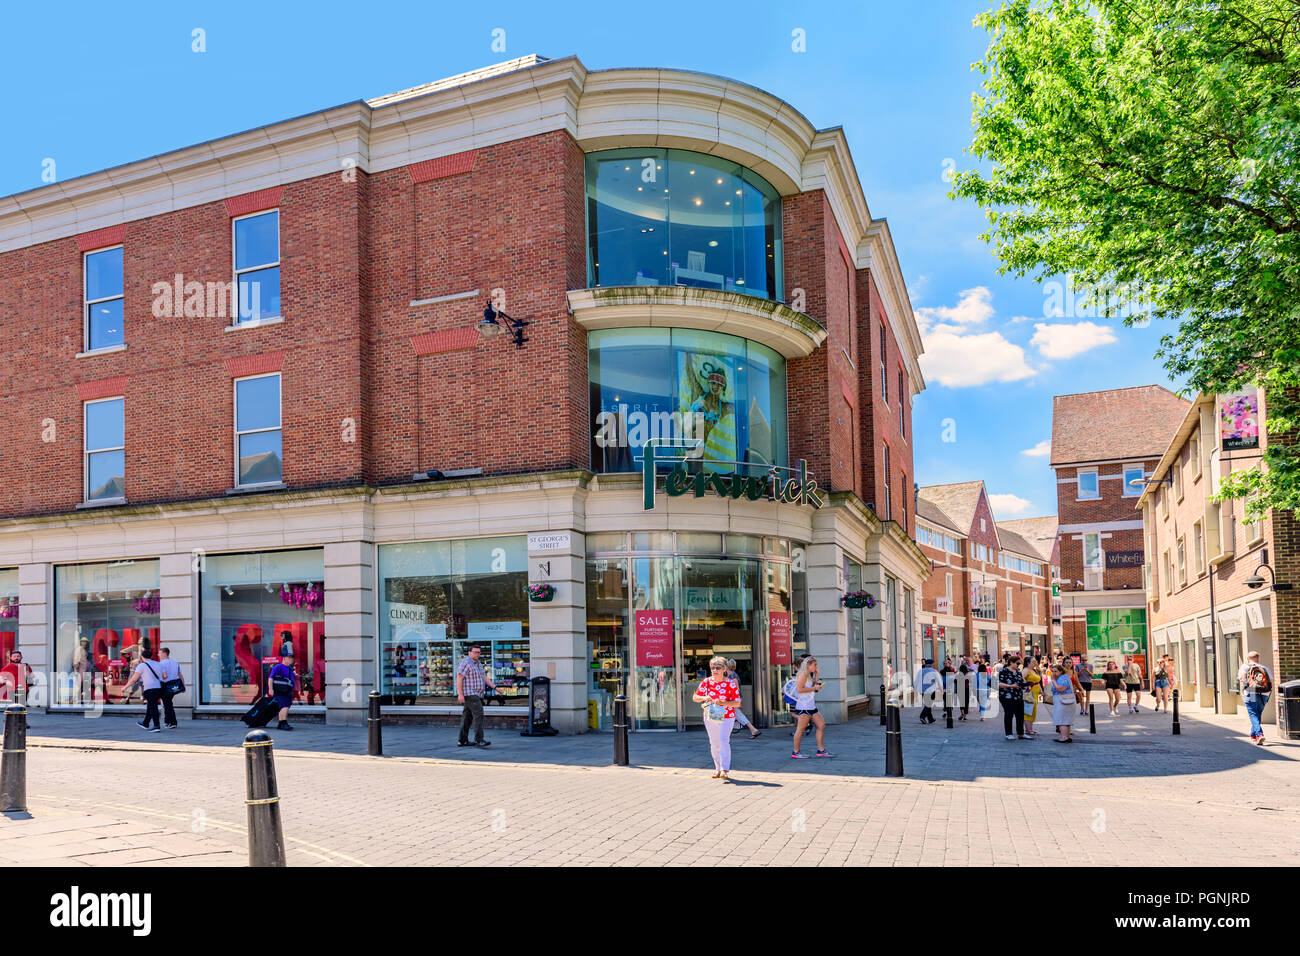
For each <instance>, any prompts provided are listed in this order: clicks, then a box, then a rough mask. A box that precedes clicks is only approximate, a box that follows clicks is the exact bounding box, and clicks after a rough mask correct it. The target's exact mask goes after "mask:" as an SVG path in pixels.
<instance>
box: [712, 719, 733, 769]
mask: <svg viewBox="0 0 1300 956" xmlns="http://www.w3.org/2000/svg"><path fill="white" fill-rule="evenodd" d="M735 722H736V718H734V717H728V718H727V719H726V720H705V721H704V729H705V730H707V731H708V733H709V750H711V751H712V752H713V769H714V770H730V769H731V728H732V725H733V724H735Z"/></svg>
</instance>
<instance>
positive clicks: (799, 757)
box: [790, 750, 808, 760]
mask: <svg viewBox="0 0 1300 956" xmlns="http://www.w3.org/2000/svg"><path fill="white" fill-rule="evenodd" d="M790 756H791V757H793V758H794V759H795V760H807V759H808V755H807V754H801V753H800V752H799V751H797V750H796V751H794V752H792V753H791V754H790Z"/></svg>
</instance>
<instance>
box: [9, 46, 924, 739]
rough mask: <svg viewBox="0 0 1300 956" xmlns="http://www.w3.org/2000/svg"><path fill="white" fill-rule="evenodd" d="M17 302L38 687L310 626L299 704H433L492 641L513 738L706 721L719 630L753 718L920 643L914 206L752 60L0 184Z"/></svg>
mask: <svg viewBox="0 0 1300 956" xmlns="http://www.w3.org/2000/svg"><path fill="white" fill-rule="evenodd" d="M485 306H486V307H487V314H486V315H484V310H485ZM0 317H2V318H3V320H4V321H5V324H6V327H8V328H11V329H15V330H17V331H16V334H15V336H14V337H13V338H12V340H11V356H10V360H9V361H8V362H7V363H5V366H4V369H3V371H0V378H2V379H3V390H2V391H0V411H2V413H3V419H4V421H5V422H6V423H8V425H9V427H10V432H9V434H10V439H11V454H10V455H9V456H8V458H7V460H6V461H7V463H6V464H4V465H0V469H3V471H4V482H3V486H4V488H5V492H4V495H3V496H2V497H0V602H3V603H4V613H5V616H6V621H5V622H0V640H3V641H6V642H9V643H15V644H16V645H17V646H18V647H20V648H21V649H22V650H23V651H24V652H25V654H26V658H27V660H28V662H29V663H30V664H31V665H32V666H33V667H34V668H35V669H36V670H37V673H38V675H39V677H38V680H39V682H40V685H39V686H38V688H37V690H38V693H43V694H45V703H46V705H48V706H50V707H53V708H56V709H84V708H97V707H101V706H102V707H106V708H107V709H108V710H109V711H110V712H111V711H115V710H125V709H126V708H125V707H124V705H122V704H120V703H118V691H119V689H120V687H121V685H122V683H123V682H124V680H125V675H126V673H127V671H128V670H129V668H130V666H131V664H132V663H133V661H134V660H135V659H136V658H137V656H138V654H139V651H140V649H141V648H143V647H147V646H150V645H154V644H159V643H160V644H165V645H167V646H169V647H170V648H171V650H172V653H173V656H174V657H176V658H177V659H178V660H180V661H181V663H182V666H183V669H184V671H185V674H186V676H187V678H188V683H189V688H190V689H189V691H188V692H187V693H186V694H185V695H184V696H182V697H181V698H180V699H179V700H178V704H180V705H181V708H182V713H183V714H184V715H187V716H188V715H193V716H230V715H233V714H237V713H239V712H241V711H242V710H244V709H245V708H246V707H247V705H248V702H249V701H250V700H251V699H252V698H253V697H254V696H255V695H256V694H257V691H258V686H259V684H260V682H261V680H262V674H263V673H264V669H265V668H266V666H267V664H268V662H269V661H271V660H275V659H277V658H278V656H279V655H278V651H279V649H280V648H281V647H282V646H283V644H284V642H286V641H289V642H292V643H293V645H294V646H295V648H296V650H297V653H296V655H295V662H296V663H295V666H296V668H297V670H298V675H299V678H300V684H301V692H300V696H299V710H300V711H303V712H305V713H306V714H307V715H308V716H309V718H310V715H311V714H313V713H315V714H318V715H321V716H322V717H324V718H327V719H328V720H329V721H331V722H334V721H339V722H355V721H358V720H360V719H361V716H362V713H363V708H364V706H365V701H366V698H367V695H368V693H369V692H370V691H371V689H377V690H379V691H380V692H381V694H382V695H383V696H384V699H385V701H386V702H388V703H389V704H390V705H392V706H393V707H400V708H401V711H402V712H403V713H406V714H410V715H413V716H414V715H420V716H421V717H423V718H426V719H439V718H446V717H448V716H450V715H452V714H454V713H456V712H458V708H457V706H456V703H455V696H454V691H453V689H452V687H453V684H452V676H451V668H452V666H453V665H454V663H455V662H456V660H457V659H458V658H459V657H460V656H461V655H462V654H463V653H464V650H465V648H466V647H467V646H468V643H469V642H478V643H481V644H483V645H484V647H485V657H487V658H488V659H489V661H490V664H491V668H492V671H493V673H494V674H495V676H496V680H497V683H498V685H499V688H500V692H499V693H498V694H497V695H495V696H494V697H493V698H492V703H493V705H494V706H492V707H491V708H490V710H489V712H490V713H492V714H494V715H496V716H497V717H499V718H507V719H508V720H510V721H513V722H515V723H518V722H519V721H521V720H522V719H523V714H524V713H525V710H526V708H525V706H524V704H525V702H526V700H527V695H526V685H527V681H528V679H529V678H531V677H538V676H542V677H547V678H549V679H550V681H551V684H550V707H551V710H550V716H551V720H552V723H553V725H554V726H556V727H558V728H559V729H561V730H564V731H581V730H584V729H586V728H588V727H589V726H607V725H608V723H609V713H610V706H611V701H612V699H613V697H614V696H615V695H616V694H619V693H623V694H626V695H627V696H628V698H629V700H630V701H631V709H632V714H633V717H634V721H635V726H636V727H637V728H642V729H645V728H666V729H676V728H684V727H688V726H691V725H694V724H697V723H698V722H699V719H700V711H699V708H698V707H696V706H694V705H692V704H691V703H690V695H691V691H692V688H693V686H694V685H695V682H696V681H697V680H698V675H699V673H700V671H701V668H702V667H703V666H704V664H705V663H706V662H707V659H708V658H709V657H710V656H711V655H712V654H714V653H723V654H725V655H727V656H731V657H735V658H736V659H737V660H738V661H739V665H740V673H741V677H742V683H743V684H744V696H745V707H746V709H747V711H748V712H750V713H751V715H752V716H754V717H755V718H756V719H757V720H758V721H759V723H760V724H768V723H773V722H782V721H785V720H788V719H789V715H788V711H787V709H786V708H785V706H784V704H783V703H782V702H781V698H780V693H779V688H780V686H781V683H782V682H783V681H784V679H785V677H786V676H787V675H788V674H789V673H790V672H791V668H792V665H793V662H794V661H795V660H796V659H797V657H798V655H799V654H800V653H802V652H805V651H807V652H811V653H814V654H816V655H818V657H819V658H820V661H821V665H822V674H823V675H824V677H826V678H827V680H828V687H827V690H826V691H825V692H824V693H823V694H822V695H821V696H820V697H819V701H818V704H819V706H820V707H821V708H822V710H823V711H824V712H825V713H827V714H828V716H829V717H831V718H832V719H844V718H845V717H846V715H847V714H848V713H849V712H850V711H851V710H852V709H854V708H861V707H865V706H867V701H868V694H867V688H868V687H869V686H874V685H875V684H876V683H878V681H879V679H880V677H881V675H883V673H884V672H885V668H886V667H888V666H891V665H892V666H899V667H904V668H910V667H911V666H912V665H913V664H914V663H915V659H916V657H917V655H918V653H919V637H918V632H917V629H916V611H917V604H918V599H919V595H920V589H921V585H922V582H923V581H924V579H925V577H926V575H927V574H928V573H929V562H928V561H927V560H926V558H925V556H924V555H923V554H922V552H921V550H920V549H919V548H918V547H917V545H916V544H915V542H914V541H913V539H912V531H913V527H914V520H915V516H914V515H913V514H912V511H911V508H910V498H911V489H912V487H913V481H914V477H915V474H914V470H913V467H912V451H911V421H910V415H911V406H912V400H913V398H914V396H915V395H916V394H917V393H918V392H919V391H920V390H921V389H922V388H923V387H924V382H923V380H922V377H921V374H920V371H919V368H918V365H917V356H918V354H919V353H920V350H921V343H920V336H919V334H918V331H917V328H916V324H915V321H914V320H913V317H912V312H911V308H910V306H909V304H908V295H907V290H906V288H905V286H904V282H903V278H902V272H901V270H900V268H899V265H898V262H897V259H896V256H895V253H894V247H893V243H892V240H891V238H890V233H889V227H888V224H887V223H886V222H885V221H884V220H883V219H878V218H874V217H873V216H872V215H871V213H870V211H869V209H868V206H867V202H866V198H865V197H864V196H863V193H862V189H861V186H860V184H859V181H858V178H857V174H856V171H855V169H854V165H853V159H852V157H851V156H850V155H849V151H848V148H847V144H846V141H845V137H844V134H843V132H842V130H840V129H838V128H831V129H824V130H819V129H816V128H815V127H813V126H812V125H811V124H810V123H809V122H808V121H807V120H806V119H805V118H804V117H803V116H802V115H801V114H800V113H799V112H798V111H797V109H795V108H794V107H793V106H791V105H789V104H786V103H784V102H782V101H780V100H778V99H776V98H775V97H773V96H771V95H769V94H767V93H765V92H763V91H761V90H758V89H755V88H753V87H749V86H746V85H745V84H743V83H738V82H735V81H732V80H727V79H723V78H719V77H714V76H708V75H704V74H696V73H688V72H683V71H675V70H656V69H645V70H604V71H588V70H587V69H586V68H585V67H584V66H583V65H582V63H581V62H580V61H579V60H578V59H577V58H576V57H567V58H562V59H556V60H547V59H545V58H541V57H525V58H523V59H520V60H515V61H511V62H509V63H505V64H501V65H498V66H496V67H492V68H488V69H484V70H480V71H477V72H474V73H469V74H465V75H462V76H458V77H453V78H450V79H447V80H442V81H439V82H436V83H431V84H428V85H426V86H421V87H416V88H414V89H410V90H406V91H403V92H400V93H396V94H393V95H390V96H384V97H381V98H379V99H376V100H371V101H368V102H354V103H348V104H344V105H342V106H338V107H334V108H332V109H326V110H320V111H317V112H313V113H311V114H308V115H305V116H301V117H298V118H296V119H290V120H286V121H284V122H281V123H276V124H273V125H271V126H267V127H264V128H261V129H257V130H253V131H249V132H246V133H241V134H237V135H233V136H227V137H224V138H220V139H216V140H213V141H211V142H207V143H204V144H202V145H199V146H193V147H189V148H185V149H180V150H177V151H175V152H171V153H167V154H165V155H162V156H157V157H154V158H151V159H147V160H142V161H140V162H136V163H131V164H129V165H126V166H122V167H118V168H115V169H111V170H106V171H104V172H100V173H95V174H92V175H88V176H84V177H81V178H78V179H74V180H70V181H67V182H62V183H58V184H55V185H50V186H46V187H43V188H41V189H37V190H33V191H31V192H26V193H22V194H19V195H16V196H10V197H7V198H4V199H0ZM518 322H524V323H527V324H526V325H520V324H517V323H518ZM490 333H503V334H497V335H491V334H490ZM647 451H649V454H647ZM647 459H648V460H649V465H647V464H646V462H647ZM814 481H815V483H816V484H813V482H814ZM530 584H545V585H550V586H552V587H553V589H554V594H553V596H552V598H551V600H549V601H532V600H530V596H529V595H528V594H527V593H526V587H527V586H528V585H530ZM856 588H863V589H865V590H867V591H869V592H870V593H871V594H872V595H874V597H875V598H876V599H877V600H876V603H875V604H874V606H873V607H871V608H866V609H861V610H850V609H845V608H844V607H842V606H841V600H840V599H841V597H842V595H843V593H844V592H845V591H846V590H850V589H856ZM536 596H537V597H545V595H536ZM6 624H8V626H7V627H6ZM132 709H133V708H132Z"/></svg>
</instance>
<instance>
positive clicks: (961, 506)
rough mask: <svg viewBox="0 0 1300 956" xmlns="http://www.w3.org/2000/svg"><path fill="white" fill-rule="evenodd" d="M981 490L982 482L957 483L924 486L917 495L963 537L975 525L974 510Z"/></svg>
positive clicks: (982, 488) (982, 487)
mask: <svg viewBox="0 0 1300 956" xmlns="http://www.w3.org/2000/svg"><path fill="white" fill-rule="evenodd" d="M983 490H984V482H982V481H959V482H957V483H956V484H952V485H926V486H925V487H924V488H922V489H920V491H919V493H918V494H919V497H920V500H922V501H928V502H929V503H930V504H932V505H934V506H935V507H936V508H938V509H939V510H940V511H941V512H943V514H945V515H947V516H948V520H949V522H952V523H954V526H955V527H956V528H958V529H960V531H961V533H962V534H963V535H968V534H970V529H971V527H972V526H973V525H974V524H975V509H976V507H978V506H979V501H980V493H981V492H982V491H983Z"/></svg>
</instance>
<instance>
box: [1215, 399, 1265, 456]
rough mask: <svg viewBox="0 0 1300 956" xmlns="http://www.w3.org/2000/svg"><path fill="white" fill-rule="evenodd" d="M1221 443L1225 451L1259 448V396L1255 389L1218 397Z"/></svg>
mask: <svg viewBox="0 0 1300 956" xmlns="http://www.w3.org/2000/svg"><path fill="white" fill-rule="evenodd" d="M1217 404H1218V412H1219V443H1220V447H1222V449H1223V450H1224V451H1237V450H1244V449H1252V448H1258V447H1259V394H1258V393H1257V392H1256V391H1255V389H1253V388H1247V389H1242V390H1241V391H1239V392H1230V393H1228V394H1226V395H1220V396H1218V402H1217Z"/></svg>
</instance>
